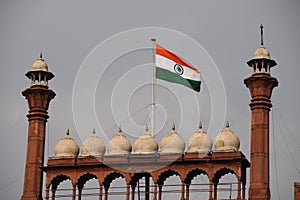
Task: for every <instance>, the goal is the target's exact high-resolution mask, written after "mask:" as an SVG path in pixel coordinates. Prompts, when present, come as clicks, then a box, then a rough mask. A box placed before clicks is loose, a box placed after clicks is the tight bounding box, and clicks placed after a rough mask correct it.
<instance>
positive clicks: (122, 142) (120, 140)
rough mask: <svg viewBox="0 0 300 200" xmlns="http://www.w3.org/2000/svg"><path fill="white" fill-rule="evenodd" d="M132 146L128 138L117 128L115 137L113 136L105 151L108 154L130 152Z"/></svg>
mask: <svg viewBox="0 0 300 200" xmlns="http://www.w3.org/2000/svg"><path fill="white" fill-rule="evenodd" d="M131 149H132V146H131V144H130V142H129V140H128V139H127V138H126V136H125V135H123V133H122V129H121V128H119V132H118V133H117V135H116V136H115V137H113V138H112V139H111V140H110V141H109V143H108V145H107V152H108V154H109V155H122V154H128V153H130V152H131Z"/></svg>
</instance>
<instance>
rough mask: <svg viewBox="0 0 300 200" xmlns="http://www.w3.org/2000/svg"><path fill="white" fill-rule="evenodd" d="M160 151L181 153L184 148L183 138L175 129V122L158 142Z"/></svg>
mask: <svg viewBox="0 0 300 200" xmlns="http://www.w3.org/2000/svg"><path fill="white" fill-rule="evenodd" d="M160 149H161V152H162V153H183V152H184V149H185V143H184V140H183V139H182V138H181V136H180V135H179V134H178V133H177V132H176V131H175V124H174V123H173V124H172V130H171V131H170V132H169V133H168V134H167V135H166V136H165V137H163V139H162V140H161V142H160Z"/></svg>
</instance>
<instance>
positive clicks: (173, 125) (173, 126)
mask: <svg viewBox="0 0 300 200" xmlns="http://www.w3.org/2000/svg"><path fill="white" fill-rule="evenodd" d="M172 130H173V131H175V124H174V122H173V124H172Z"/></svg>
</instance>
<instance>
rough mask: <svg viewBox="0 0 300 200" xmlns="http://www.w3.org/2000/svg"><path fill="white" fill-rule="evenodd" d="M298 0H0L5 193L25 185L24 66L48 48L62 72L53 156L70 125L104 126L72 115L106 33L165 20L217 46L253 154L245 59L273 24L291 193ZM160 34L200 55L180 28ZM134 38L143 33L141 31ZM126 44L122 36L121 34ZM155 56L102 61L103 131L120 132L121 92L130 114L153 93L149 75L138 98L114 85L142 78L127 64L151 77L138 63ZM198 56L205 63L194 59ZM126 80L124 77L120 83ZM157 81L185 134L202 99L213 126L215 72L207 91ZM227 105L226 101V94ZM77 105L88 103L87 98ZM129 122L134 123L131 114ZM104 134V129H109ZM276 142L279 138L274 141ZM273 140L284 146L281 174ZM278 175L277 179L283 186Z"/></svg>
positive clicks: (286, 188)
mask: <svg viewBox="0 0 300 200" xmlns="http://www.w3.org/2000/svg"><path fill="white" fill-rule="evenodd" d="M299 8H300V7H299V2H298V1H296V0H294V1H291V0H290V1H248V2H245V1H242V2H241V1H213V2H211V1H210V2H208V1H206V2H205V1H188V2H183V1H163V2H162V1H147V2H146V1H126V2H124V1H109V3H108V2H104V1H103V2H101V1H89V2H83V1H76V2H74V1H47V2H45V1H20V2H16V1H1V3H0V44H1V46H0V65H1V68H2V73H1V79H0V83H1V84H0V88H1V94H2V96H1V105H0V106H1V115H0V124H1V125H0V126H1V135H2V139H1V140H0V144H1V145H0V155H1V164H0V165H1V176H0V180H1V181H0V198H1V199H18V198H20V197H21V194H22V187H23V179H22V177H23V174H24V163H25V154H26V144H27V125H28V124H27V119H26V114H27V111H28V108H27V102H26V101H25V99H24V98H23V97H22V95H21V91H22V90H23V89H25V88H27V87H29V83H30V82H29V80H27V78H26V77H25V76H24V74H25V73H26V72H27V71H28V70H30V69H31V66H32V63H33V62H34V61H35V60H36V59H37V57H38V55H39V53H40V52H43V54H44V57H45V60H46V62H47V63H48V65H49V70H50V71H51V72H53V73H54V74H55V78H54V79H53V80H51V81H50V88H51V89H53V90H54V91H55V92H56V93H57V96H56V98H55V99H54V100H53V101H52V102H51V106H50V110H49V115H50V119H49V133H48V135H47V137H48V139H47V145H46V150H45V152H46V156H53V148H54V146H55V144H56V143H57V142H58V141H59V140H60V138H62V137H63V136H64V134H65V130H66V128H70V129H71V134H72V137H74V138H75V140H76V141H77V142H78V144H79V145H80V144H81V139H82V137H84V136H85V134H86V135H88V134H90V132H91V130H92V128H93V126H96V127H97V129H98V130H99V129H100V128H99V127H98V125H97V124H96V125H95V123H96V122H95V121H94V120H90V119H88V120H87V119H85V120H82V121H80V122H79V121H77V122H76V124H75V122H74V118H73V116H74V112H73V111H72V95H73V87H74V85H75V83H76V82H75V78H76V75H77V76H78V72H79V69H80V66H81V65H82V64H83V63H84V62H83V61H84V60H85V59H86V58H87V56H88V55H89V53H90V52H91V51H92V50H93V49H94V48H95V47H96V46H97V45H99V44H100V43H101V42H103V41H104V40H106V39H108V38H109V37H111V36H112V35H115V34H118V33H120V32H123V31H126V30H130V29H134V28H143V27H160V28H166V29H170V30H174V31H178V32H180V33H182V34H185V35H187V36H189V37H190V38H192V39H194V40H195V42H197V43H199V44H200V45H202V47H203V48H204V49H205V50H206V51H207V53H208V54H209V55H210V56H211V58H212V60H213V62H214V63H215V66H216V67H217V69H218V70H219V72H220V75H221V77H222V80H223V82H224V87H225V91H226V92H225V94H226V99H225V100H226V101H225V103H224V105H225V107H226V108H224V109H225V110H226V111H227V112H226V113H225V114H226V119H228V120H229V121H230V122H231V129H232V130H233V131H234V132H235V133H236V134H237V135H238V136H239V138H240V140H241V148H240V150H241V151H242V152H244V154H245V155H246V156H247V158H248V159H250V157H249V148H250V147H249V136H250V133H249V130H250V110H249V107H248V103H249V101H250V97H249V91H248V89H247V88H246V87H245V85H244V84H243V79H244V78H246V77H248V76H250V75H251V69H250V68H249V67H248V66H247V65H246V62H247V61H248V60H249V59H251V58H252V56H253V53H254V51H255V50H256V49H257V48H258V47H259V28H258V27H259V25H260V24H261V23H262V24H263V25H264V26H265V31H264V33H265V35H264V41H265V46H266V47H267V49H268V50H269V51H270V53H271V57H272V59H275V60H276V62H277V63H278V66H277V67H275V68H273V69H272V72H271V74H272V75H273V76H274V77H276V78H277V79H278V81H279V87H277V88H275V89H274V92H273V96H272V102H273V105H274V108H273V109H272V112H273V118H271V120H270V121H271V122H272V121H273V122H274V135H275V142H273V141H274V140H273V137H272V134H273V133H270V144H271V149H270V152H271V161H270V163H271V167H270V169H271V174H270V178H271V184H270V186H271V193H272V199H279V198H278V194H279V195H280V198H281V199H292V196H293V182H294V181H300V173H299V172H300V162H299V156H298V155H299V153H300V149H299V148H300V146H299V144H300V136H299V133H300V127H299V119H300V114H299V113H300V109H299V102H300V90H299V88H298V86H299V85H300V79H299V75H300V68H299V64H298V62H299V57H298V56H299V53H300V40H299V35H300V26H299V20H300V14H299ZM156 36H157V39H158V41H159V42H160V41H161V43H162V44H163V45H164V46H165V47H169V49H170V50H174V51H176V52H181V51H182V52H184V53H182V54H184V56H186V57H189V56H191V57H193V56H194V55H193V52H187V51H184V48H185V44H186V43H184V40H181V39H178V43H171V42H170V41H171V40H172V39H174V38H170V41H169V42H168V41H167V40H166V39H164V37H163V36H161V38H159V34H157V35H156ZM149 39H150V38H149ZM130 42H132V43H135V41H130ZM122 45H124V44H120V46H122ZM150 45H151V44H150ZM118 48H120V47H119V46H118V45H114V46H112V47H111V48H110V49H109V51H112V52H113V51H114V49H116V50H117V49H118ZM133 50H134V49H133ZM194 53H195V52H194ZM200 58H201V56H200ZM104 59H105V57H103V58H102V57H101V55H99V58H98V60H97V62H99V63H100V65H101V62H102V60H104ZM149 62H151V50H149V49H141V50H136V51H132V52H129V53H128V54H125V55H120V57H119V58H117V59H116V60H113V63H111V65H109V66H99V68H100V69H106V71H105V73H104V74H103V76H102V79H101V80H100V81H99V84H98V85H97V89H96V93H95V97H94V98H95V101H96V103H95V110H96V115H97V117H98V120H99V121H100V122H99V123H100V124H101V126H102V128H103V130H106V131H105V133H99V135H100V136H101V138H102V139H103V140H104V141H106V142H107V141H108V139H109V138H111V137H112V136H113V135H114V134H115V133H116V132H117V128H116V126H117V125H119V124H117V122H116V121H120V120H122V119H125V118H126V115H125V116H118V117H119V118H118V119H117V120H116V119H115V118H113V114H112V112H113V111H112V109H122V108H121V107H118V106H117V105H119V104H122V103H123V102H122V100H124V101H126V102H129V108H128V107H127V108H128V109H129V110H130V113H131V114H133V113H134V112H136V111H138V110H139V109H141V108H142V107H143V106H146V105H148V104H149V103H150V102H149V99H150V91H151V90H150V86H149V85H147V84H146V85H141V87H139V86H135V87H137V88H138V89H136V90H135V92H134V93H132V95H131V96H130V99H126V98H125V97H127V96H126V92H123V93H124V94H123V93H122V89H119V90H118V89H116V88H118V87H120V86H121V85H122V86H124V87H126V86H130V84H132V82H130V83H128V84H126V80H127V79H130V80H131V81H133V83H134V82H135V79H134V78H132V77H130V76H129V78H128V77H127V79H126V76H125V75H128V74H130V73H128V72H129V71H130V70H131V69H134V70H133V72H134V73H136V74H137V75H138V76H139V77H143V76H145V80H148V79H151V76H149V75H147V74H146V73H144V72H141V71H139V70H140V69H144V68H142V67H141V68H139V66H141V65H145V66H147V64H149ZM191 62H192V63H193V62H194V63H196V64H199V63H198V62H197V61H193V59H192V60H191ZM200 65H201V64H200ZM121 67H122V68H121ZM197 67H198V68H199V69H200V71H201V72H202V76H204V77H205V70H207V68H205V67H209V66H204V65H203V66H197ZM146 68H147V67H145V70H146V71H147V70H148V68H147V69H146ZM134 73H132V74H134ZM132 74H131V75H132ZM216 77H217V75H216ZM86 81H87V82H88V81H89V80H86ZM118 81H119V83H120V81H123V82H121V83H122V84H117V82H118ZM139 81H140V82H139ZM124 83H125V84H124ZM136 83H137V84H139V83H142V84H144V83H147V81H146V82H145V81H144V82H143V80H140V79H137V80H136ZM158 83H160V86H159V87H157V98H158V99H157V101H159V103H160V104H161V105H162V107H164V108H163V109H162V112H165V115H164V116H167V117H166V118H165V120H166V121H167V123H168V124H167V125H169V124H171V123H172V121H175V123H177V124H178V125H179V124H180V126H178V132H179V133H180V134H181V135H182V136H183V137H184V138H185V141H186V142H187V139H188V137H190V136H191V135H192V133H193V132H194V131H195V130H196V129H197V123H198V121H199V117H198V115H199V113H198V110H197V109H200V116H201V120H202V121H203V125H204V129H206V130H207V127H208V126H209V124H211V123H212V122H210V119H211V117H212V116H211V112H212V107H213V106H216V105H211V104H212V103H211V96H210V95H211V94H212V93H213V91H209V89H208V88H209V87H210V85H209V84H208V82H205V81H203V85H202V91H201V92H200V94H196V95H195V94H194V93H193V92H192V91H190V90H188V89H183V87H179V86H174V85H172V84H168V83H164V82H158ZM111 84H112V85H111ZM113 87H115V90H114V91H119V92H117V93H113V92H112V91H111V89H113ZM169 88H171V89H169ZM177 89H178V90H177ZM177 91H178V92H177ZM172 92H173V93H172ZM176 93H177V94H176ZM114 95H118V96H114ZM122 95H124V96H122ZM176 95H178V96H179V97H180V95H190V96H188V97H191V99H192V98H195V101H196V102H197V103H198V104H199V108H198V107H197V106H195V105H193V104H190V105H187V106H186V104H188V103H189V102H193V101H192V100H191V101H190V100H187V99H188V98H186V99H184V98H179V99H177V100H176ZM117 97H118V98H117ZM122 98H123V99H122ZM111 99H112V100H111ZM116 99H117V100H116ZM73 100H74V99H73ZM221 100H222V99H221ZM87 101H88V100H87ZM111 102H112V103H111ZM180 103H181V104H180ZM106 105H111V106H106ZM220 105H223V103H222V102H220ZM79 107H80V108H79V109H82V110H84V109H85V107H84V106H79ZM178 107H180V108H181V109H184V110H187V111H188V114H187V115H185V116H186V117H187V118H188V119H185V120H184V119H181V118H180V117H179V116H182V115H183V113H184V112H182V110H180V109H178ZM194 107H195V108H197V109H195V108H194ZM193 111H195V112H193ZM117 114H119V113H117ZM75 115H76V113H75ZM146 115H147V111H145V112H141V113H139V114H138V115H136V116H135V118H134V117H133V121H134V122H135V124H136V127H132V126H129V125H128V129H127V130H128V132H131V131H132V132H134V133H128V134H129V135H131V136H134V137H135V136H138V135H139V134H141V133H142V132H143V128H142V127H143V124H144V122H145V120H146V121H147V118H146V117H145V116H146ZM174 116H177V117H174ZM271 116H272V113H271ZM272 119H273V120H272ZM167 125H166V126H165V127H163V129H162V131H161V134H162V135H160V136H159V137H158V139H157V140H158V141H159V140H160V139H159V138H161V136H163V135H164V134H165V133H166V132H167V131H168V129H167ZM76 126H77V127H80V128H79V129H82V130H85V132H86V133H85V134H83V133H79V132H81V131H82V130H76ZM122 126H125V127H126V126H127V122H126V120H125V121H124V122H123V124H122ZM271 127H272V126H271ZM217 130H219V128H217ZM272 130H273V129H272ZM78 131H79V132H78ZM219 131H221V130H219ZM98 132H100V131H98ZM218 133H219V132H218V131H212V132H208V134H209V135H210V137H211V138H212V139H214V138H215V136H216V135H217V134H218ZM83 135H84V136H83ZM104 136H105V137H106V138H103V137H104ZM134 137H133V138H134ZM83 139H84V138H83ZM274 143H275V148H273V147H274V146H273V144H274ZM273 149H275V150H276V151H275V152H276V162H277V165H276V167H277V176H276V170H275V160H274V155H275V154H274V151H273ZM276 180H278V184H279V185H278V187H279V190H278V192H277V185H276ZM248 186H249V185H247V187H248Z"/></svg>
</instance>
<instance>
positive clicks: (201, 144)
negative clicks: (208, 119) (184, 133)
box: [188, 122, 213, 152]
mask: <svg viewBox="0 0 300 200" xmlns="http://www.w3.org/2000/svg"><path fill="white" fill-rule="evenodd" d="M212 146H213V142H212V140H211V138H210V137H209V136H208V135H207V133H206V132H205V131H204V130H202V123H201V122H200V124H199V129H198V130H197V131H196V132H195V133H194V134H193V135H192V136H191V137H190V138H189V143H188V152H209V151H210V150H211V148H212Z"/></svg>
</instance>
